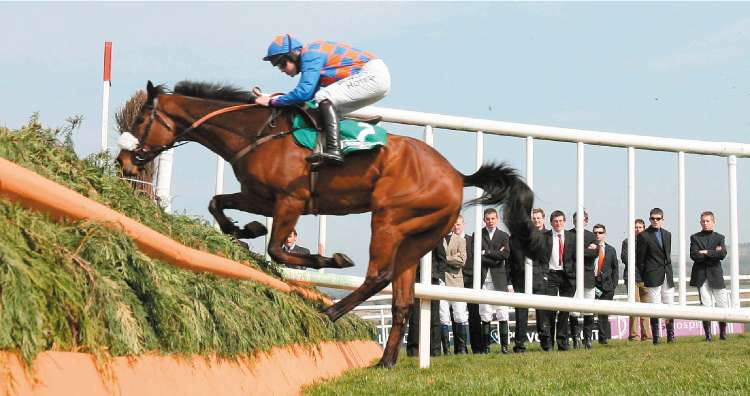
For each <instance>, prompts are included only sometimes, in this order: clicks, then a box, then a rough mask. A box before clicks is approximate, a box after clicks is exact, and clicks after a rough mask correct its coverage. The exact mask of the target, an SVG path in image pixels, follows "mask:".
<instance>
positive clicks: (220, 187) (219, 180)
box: [214, 155, 224, 230]
mask: <svg viewBox="0 0 750 396" xmlns="http://www.w3.org/2000/svg"><path fill="white" fill-rule="evenodd" d="M223 193H224V158H221V156H220V155H217V156H216V186H215V189H214V195H221V194H223ZM214 228H216V229H217V230H218V229H219V223H217V222H216V219H214Z"/></svg>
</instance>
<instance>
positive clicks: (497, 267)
mask: <svg viewBox="0 0 750 396" xmlns="http://www.w3.org/2000/svg"><path fill="white" fill-rule="evenodd" d="M497 222H498V214H497V210H495V209H494V208H488V209H486V210H485V211H484V225H485V226H484V228H482V234H481V243H482V250H481V253H482V273H481V279H480V284H482V285H483V286H482V289H484V290H501V291H512V289H513V286H510V285H509V284H508V274H507V271H506V265H507V263H506V261H507V259H508V257H509V251H510V248H509V244H508V239H509V236H508V234H507V233H506V232H504V231H502V230H499V229H497ZM473 240H474V241H476V240H477V239H476V236H474V237H473ZM488 274H489V277H488V276H487V275H488ZM478 308H479V319H480V320H481V325H480V328H479V337H480V339H479V342H478V345H477V346H478V348H479V351H480V353H490V322H491V321H492V315H493V313H494V314H495V316H496V317H497V320H498V321H499V322H500V351H501V352H502V353H503V354H506V353H509V351H508V343H509V339H508V336H509V334H508V333H509V330H508V307H505V306H497V307H495V306H492V305H490V304H479V307H478ZM470 320H471V318H470Z"/></svg>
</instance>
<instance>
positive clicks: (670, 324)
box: [667, 319, 675, 342]
mask: <svg viewBox="0 0 750 396" xmlns="http://www.w3.org/2000/svg"><path fill="white" fill-rule="evenodd" d="M667 342H675V339H674V319H669V320H667Z"/></svg>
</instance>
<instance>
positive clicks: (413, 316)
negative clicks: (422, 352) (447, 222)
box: [406, 243, 446, 356]
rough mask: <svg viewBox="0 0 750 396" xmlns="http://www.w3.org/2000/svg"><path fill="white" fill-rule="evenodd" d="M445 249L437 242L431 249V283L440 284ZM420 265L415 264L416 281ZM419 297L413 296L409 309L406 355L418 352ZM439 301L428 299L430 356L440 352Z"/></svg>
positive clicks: (413, 354)
mask: <svg viewBox="0 0 750 396" xmlns="http://www.w3.org/2000/svg"><path fill="white" fill-rule="evenodd" d="M445 260H446V259H445V249H444V248H443V244H442V243H439V244H438V246H437V247H435V249H433V250H432V268H431V270H432V273H431V276H430V278H431V283H432V284H433V285H438V284H440V281H441V280H442V281H443V282H445V279H441V277H442V276H444V275H445V266H446V263H445ZM420 267H421V265H417V281H419V279H420V271H421V268H420ZM419 305H420V302H419V299H418V298H415V299H414V303H412V305H411V307H410V309H409V329H408V330H407V333H406V355H407V356H417V354H418V353H419V326H420V323H419V322H420V320H419ZM439 312H440V301H439V300H431V301H430V356H440V354H441V352H442V351H441V339H440V313H439Z"/></svg>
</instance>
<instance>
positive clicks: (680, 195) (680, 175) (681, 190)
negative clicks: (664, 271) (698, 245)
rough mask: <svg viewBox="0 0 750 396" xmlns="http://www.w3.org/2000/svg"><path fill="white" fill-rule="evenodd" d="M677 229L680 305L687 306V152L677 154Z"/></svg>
mask: <svg viewBox="0 0 750 396" xmlns="http://www.w3.org/2000/svg"><path fill="white" fill-rule="evenodd" d="M677 228H678V240H679V243H680V258H679V262H678V264H677V265H678V271H679V282H680V284H679V290H680V305H686V304H687V295H686V294H685V293H686V292H687V291H686V289H685V276H686V275H685V272H686V265H687V264H686V263H687V258H686V254H685V248H686V246H687V243H686V239H685V152H684V151H680V152H679V153H677Z"/></svg>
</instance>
